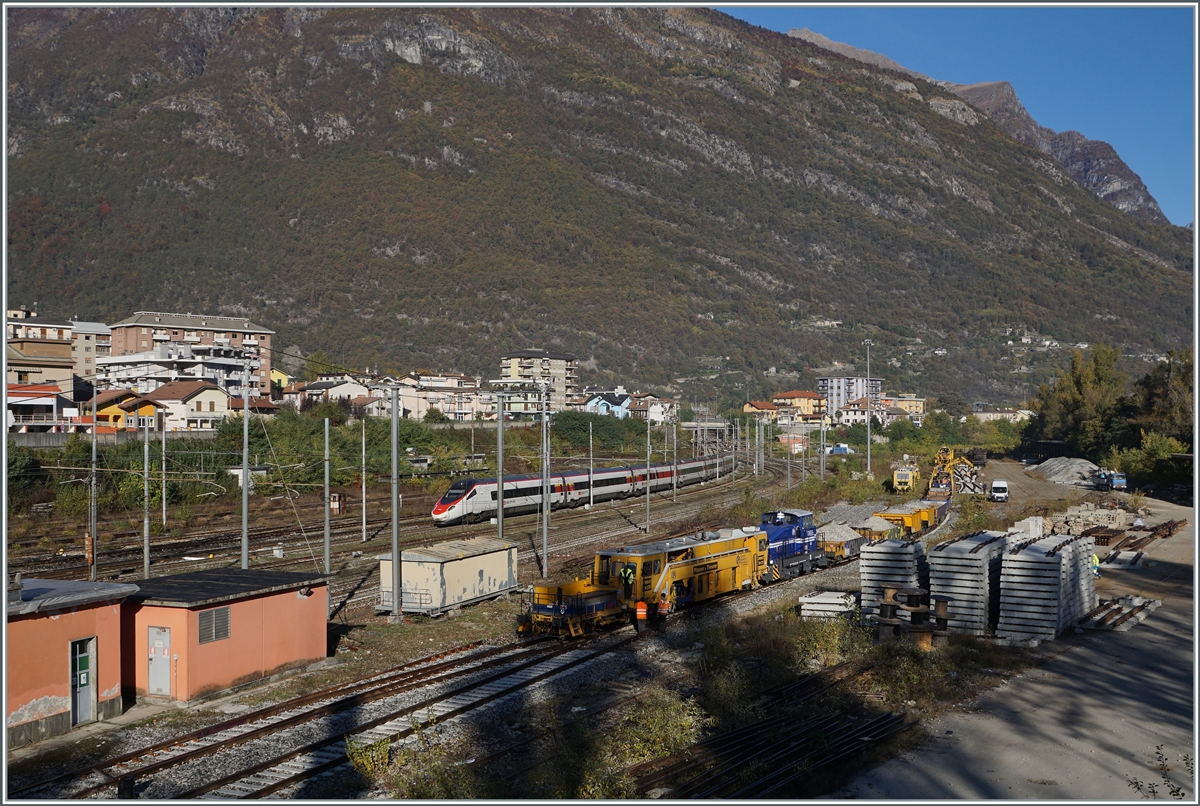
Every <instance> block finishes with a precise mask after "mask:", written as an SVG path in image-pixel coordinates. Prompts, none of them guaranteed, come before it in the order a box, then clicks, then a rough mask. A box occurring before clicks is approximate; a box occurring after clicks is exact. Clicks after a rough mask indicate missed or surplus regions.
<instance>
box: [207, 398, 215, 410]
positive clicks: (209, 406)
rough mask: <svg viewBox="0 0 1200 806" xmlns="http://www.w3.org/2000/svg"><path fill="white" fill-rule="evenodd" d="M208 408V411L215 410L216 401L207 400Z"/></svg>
mask: <svg viewBox="0 0 1200 806" xmlns="http://www.w3.org/2000/svg"><path fill="white" fill-rule="evenodd" d="M208 410H209V411H216V410H217V403H216V401H214V400H210V401H208Z"/></svg>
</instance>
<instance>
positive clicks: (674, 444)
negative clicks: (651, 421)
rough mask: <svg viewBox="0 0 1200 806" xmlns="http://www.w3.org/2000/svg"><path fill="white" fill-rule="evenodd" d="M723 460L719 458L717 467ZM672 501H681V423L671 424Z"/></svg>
mask: <svg viewBox="0 0 1200 806" xmlns="http://www.w3.org/2000/svg"><path fill="white" fill-rule="evenodd" d="M720 464H721V458H720V457H719V456H718V457H717V466H718V467H719V466H720ZM671 500H672V501H678V500H679V422H678V421H676V422H673V423H671Z"/></svg>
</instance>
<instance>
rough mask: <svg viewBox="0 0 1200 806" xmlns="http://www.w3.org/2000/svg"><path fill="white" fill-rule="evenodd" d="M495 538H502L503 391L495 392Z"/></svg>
mask: <svg viewBox="0 0 1200 806" xmlns="http://www.w3.org/2000/svg"><path fill="white" fill-rule="evenodd" d="M496 538H497V539H498V540H504V393H503V392H496Z"/></svg>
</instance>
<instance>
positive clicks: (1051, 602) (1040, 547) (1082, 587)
mask: <svg viewBox="0 0 1200 806" xmlns="http://www.w3.org/2000/svg"><path fill="white" fill-rule="evenodd" d="M1094 548H1095V547H1094V545H1093V542H1092V539H1091V538H1088V537H1083V536H1075V537H1068V536H1064V535H1049V536H1046V537H1043V538H1041V539H1038V540H1033V541H1032V542H1020V543H1017V544H1016V545H1015V546H1014V547H1012V548H1009V549H1008V550H1007V551H1006V552H1005V553H1004V556H1003V561H1002V565H1001V570H1000V621H999V624H998V625H997V627H996V635H997V636H998V637H1000V638H1006V639H1010V640H1017V641H1024V640H1041V639H1053V638H1057V637H1058V635H1059V634H1060V633H1062V631H1063V630H1065V629H1068V628H1070V627H1072V626H1074V625H1075V624H1076V623H1077V622H1078V621H1079V619H1081V618H1082V617H1083V616H1084V615H1086V614H1087V613H1089V612H1091V611H1092V610H1093V609H1094V608H1095V607H1096V604H1097V599H1096V586H1095V579H1094V577H1093V576H1092V568H1091V563H1092V552H1093V551H1094Z"/></svg>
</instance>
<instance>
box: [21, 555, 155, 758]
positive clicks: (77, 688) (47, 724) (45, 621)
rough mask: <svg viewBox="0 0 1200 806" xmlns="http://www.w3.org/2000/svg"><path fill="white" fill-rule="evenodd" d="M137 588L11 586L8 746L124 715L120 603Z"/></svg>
mask: <svg viewBox="0 0 1200 806" xmlns="http://www.w3.org/2000/svg"><path fill="white" fill-rule="evenodd" d="M137 590H138V587H137V585H131V584H114V583H111V582H79V581H75V580H63V579H32V578H30V579H24V580H22V579H20V576H19V575H18V576H17V577H16V578H14V579H13V580H12V581H11V582H9V584H8V608H7V626H8V630H7V636H6V642H5V647H4V663H5V671H6V675H7V689H6V692H5V695H6V710H5V722H6V726H7V735H8V746H9V747H19V746H21V745H24V744H28V743H29V742H33V741H37V740H39V739H45V738H47V737H50V736H57V735H58V734H61V733H66V732H67V731H69V730H71V728H73V727H75V726H76V725H80V724H83V723H86V722H94V721H96V720H103V719H109V718H111V717H114V716H118V715H120V714H121V710H122V704H121V613H120V603H121V601H122V600H123V599H124V598H125V597H127V596H129V595H131V594H134V593H137Z"/></svg>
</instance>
